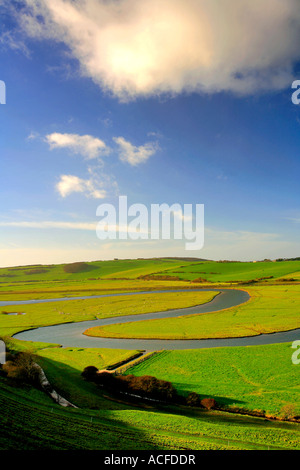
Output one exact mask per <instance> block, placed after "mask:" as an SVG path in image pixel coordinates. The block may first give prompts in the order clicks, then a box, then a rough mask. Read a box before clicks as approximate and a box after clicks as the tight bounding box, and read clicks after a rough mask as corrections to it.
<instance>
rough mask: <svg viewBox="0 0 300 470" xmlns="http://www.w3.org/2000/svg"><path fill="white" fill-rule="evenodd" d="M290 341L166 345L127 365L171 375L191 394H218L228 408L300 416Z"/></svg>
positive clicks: (299, 387)
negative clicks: (194, 346)
mask: <svg viewBox="0 0 300 470" xmlns="http://www.w3.org/2000/svg"><path fill="white" fill-rule="evenodd" d="M292 353H293V349H292V348H291V343H283V344H272V345H264V346H246V347H224V348H223V347H222V348H212V349H201V350H187V351H163V352H161V353H158V354H157V355H155V356H152V357H151V358H149V359H148V360H147V361H144V362H143V363H141V364H138V365H136V366H134V367H132V368H130V369H128V370H127V372H126V373H127V374H134V375H154V376H155V377H158V378H162V379H164V380H169V381H171V382H172V383H174V384H175V386H176V388H177V390H178V391H179V392H180V393H181V394H183V395H187V394H188V393H189V392H191V391H193V392H196V393H198V394H200V396H201V397H202V398H205V397H213V398H215V400H216V401H217V403H218V404H219V406H221V407H222V408H225V409H231V410H232V409H234V410H251V411H256V412H263V414H264V415H266V416H277V417H281V416H283V415H284V413H285V411H287V410H288V409H289V410H290V412H291V414H292V416H300V382H299V366H297V365H295V364H293V363H292V360H291V357H292Z"/></svg>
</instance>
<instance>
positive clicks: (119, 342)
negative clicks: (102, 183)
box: [0, 289, 300, 351]
mask: <svg viewBox="0 0 300 470" xmlns="http://www.w3.org/2000/svg"><path fill="white" fill-rule="evenodd" d="M194 291H202V292H204V291H205V292H208V291H210V292H216V291H217V292H220V293H219V294H218V295H217V296H216V297H215V298H214V299H213V300H212V301H211V302H208V303H206V304H203V305H199V306H194V307H188V308H182V309H173V310H168V311H165V312H155V313H147V314H141V315H126V316H119V317H114V318H105V319H101V320H91V321H82V322H76V323H64V324H60V325H53V326H46V327H41V328H35V329H32V330H27V331H23V332H21V333H17V334H16V335H14V337H15V338H16V339H20V340H25V341H40V342H46V343H56V344H60V345H61V346H63V347H70V346H71V347H82V348H113V349H139V350H145V351H158V350H163V349H166V350H174V349H200V348H216V347H223V346H251V345H262V344H273V343H282V342H291V341H294V340H296V339H299V338H300V329H296V330H292V331H287V332H282V333H273V334H265V335H258V336H250V337H244V338H228V339H227V338H226V339H204V340H144V339H115V338H96V337H91V336H85V335H84V334H83V332H84V331H85V330H86V329H87V328H91V327H94V326H104V325H111V324H115V323H125V322H126V323H127V322H132V321H143V320H150V319H157V318H170V317H178V316H182V315H191V314H195V313H197V314H201V313H209V312H214V311H217V310H223V309H226V308H230V307H233V306H236V305H240V304H242V303H244V302H247V301H248V300H249V298H250V297H249V294H248V293H247V292H246V291H243V290H239V289H193V292H194ZM165 292H191V290H186V289H185V290H183V289H181V290H167V291H150V292H149V291H147V292H130V293H126V294H124V293H120V294H119V293H118V294H104V295H99V296H83V297H66V298H60V299H42V300H27V301H18V302H16V301H10V302H9V301H3V302H0V306H5V305H26V304H32V303H41V302H57V301H62V300H77V299H94V298H101V297H110V296H119V295H121V296H123V295H140V294H148V295H151V294H157V293H165ZM24 310H26V308H24ZM217 318H218V321H220V320H221V318H222V317H221V316H220V315H219V316H218V317H217ZM199 333H200V332H199Z"/></svg>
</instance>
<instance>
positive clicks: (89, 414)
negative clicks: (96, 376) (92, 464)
mask: <svg viewBox="0 0 300 470" xmlns="http://www.w3.org/2000/svg"><path fill="white" fill-rule="evenodd" d="M34 359H35V360H36V362H37V363H38V364H39V365H40V366H41V367H42V368H43V370H44V372H45V374H46V376H47V378H48V380H49V382H50V383H51V385H52V386H53V388H54V389H55V390H56V391H57V392H58V393H59V394H60V395H61V396H63V397H64V398H66V399H67V400H69V401H70V402H71V403H73V404H74V405H76V406H77V407H78V408H63V407H62V406H60V405H57V404H56V403H54V402H52V401H50V402H49V397H48V396H47V395H46V393H45V392H42V391H40V392H39V391H37V392H35V393H34V394H33V395H34V396H37V397H39V398H38V400H37V401H33V400H30V399H29V393H28V389H29V388H30V387H29V386H28V385H24V386H22V385H20V383H18V382H17V381H14V380H12V379H6V378H5V377H4V376H3V374H1V375H0V406H1V403H2V401H4V403H5V407H4V408H5V410H4V411H3V413H2V412H1V416H0V428H1V433H4V434H5V435H6V444H5V445H6V446H7V447H4V448H6V449H10V448H14V449H15V450H23V449H29V450H38V449H40V448H41V447H42V448H43V449H48V450H52V449H64V450H72V449H85V450H93V449H94V450H116V451H117V450H161V449H162V448H164V447H163V446H162V445H160V444H161V442H160V440H159V439H157V438H156V436H155V433H154V432H151V430H150V431H149V432H144V431H143V430H142V429H141V428H136V427H135V426H134V424H133V423H131V420H129V419H128V417H127V416H126V415H125V416H124V420H122V419H120V415H118V416H116V415H114V413H113V412H114V411H120V410H131V409H136V407H134V406H130V404H128V405H125V404H123V403H118V402H114V401H110V400H107V399H105V397H104V396H103V393H101V391H99V389H98V388H97V386H96V385H95V384H92V383H89V382H86V381H85V380H84V379H83V378H82V377H81V373H80V371H79V370H77V369H75V368H73V367H70V366H69V365H66V364H63V363H60V362H57V361H54V360H52V359H51V360H50V359H48V358H42V357H40V356H35V358H34ZM3 384H4V385H5V387H6V388H7V389H8V390H9V392H8V393H7V396H6V397H5V399H4V400H2V399H1V398H2V392H3ZM49 403H50V404H49ZM12 409H13V413H12ZM29 417H30V418H29ZM17 429H19V431H16V430H17ZM12 430H14V432H12ZM1 433H0V434H1ZM169 446H170V445H167V448H168V447H169ZM0 448H2V449H3V447H1V445H0Z"/></svg>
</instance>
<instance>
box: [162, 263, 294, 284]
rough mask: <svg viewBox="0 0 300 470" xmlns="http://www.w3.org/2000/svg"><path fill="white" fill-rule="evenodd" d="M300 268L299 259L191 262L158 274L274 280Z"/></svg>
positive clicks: (212, 280)
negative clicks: (254, 261)
mask: <svg viewBox="0 0 300 470" xmlns="http://www.w3.org/2000/svg"><path fill="white" fill-rule="evenodd" d="M299 270H300V260H299V261H278V262H272V261H265V262H264V261H262V262H256V263H253V262H248V263H247V262H244V263H243V262H215V261H205V262H199V263H195V262H194V263H191V264H189V265H187V264H185V265H184V266H182V267H180V268H179V269H178V268H173V267H172V268H169V269H167V270H165V271H163V272H161V273H159V275H161V276H165V275H170V276H178V277H179V278H180V279H182V280H195V279H197V278H202V279H204V280H207V281H208V282H235V281H249V280H252V279H253V280H254V279H258V280H264V279H265V280H269V281H271V280H274V279H278V278H281V277H285V276H288V277H293V274H295V273H294V272H298V271H299Z"/></svg>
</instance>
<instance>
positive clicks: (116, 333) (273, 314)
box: [88, 284, 300, 339]
mask: <svg viewBox="0 0 300 470" xmlns="http://www.w3.org/2000/svg"><path fill="white" fill-rule="evenodd" d="M247 291H248V292H249V294H250V296H251V299H250V300H249V301H248V302H246V303H245V304H242V305H240V306H238V307H232V308H229V309H226V310H221V311H218V312H211V313H207V314H200V315H197V314H193V315H185V316H182V317H176V318H165V319H155V320H145V321H139V322H130V323H124V324H123V325H121V324H115V325H108V326H105V327H94V328H90V329H89V330H88V334H89V335H91V336H103V337H114V338H147V339H153V338H159V339H206V338H231V337H238V336H255V335H259V334H262V333H273V332H276V331H287V330H291V329H295V328H299V327H300V315H299V312H300V285H299V284H296V285H288V286H282V285H278V286H276V287H275V286H256V287H247Z"/></svg>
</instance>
